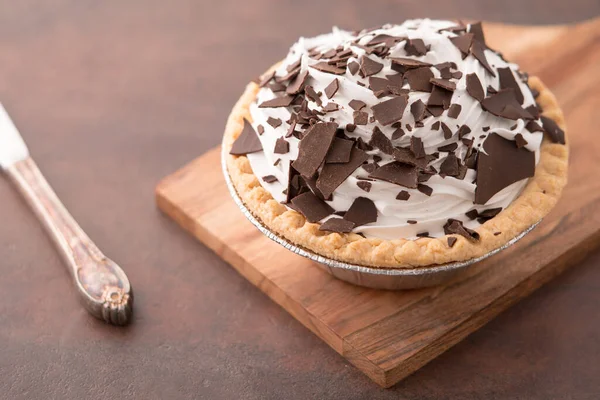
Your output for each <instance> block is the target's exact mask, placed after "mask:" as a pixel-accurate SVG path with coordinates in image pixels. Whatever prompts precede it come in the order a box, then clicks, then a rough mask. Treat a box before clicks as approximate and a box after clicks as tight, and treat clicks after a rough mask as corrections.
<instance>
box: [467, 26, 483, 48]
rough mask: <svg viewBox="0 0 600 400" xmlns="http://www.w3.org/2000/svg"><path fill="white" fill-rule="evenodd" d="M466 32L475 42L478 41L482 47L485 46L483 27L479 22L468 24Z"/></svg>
mask: <svg viewBox="0 0 600 400" xmlns="http://www.w3.org/2000/svg"><path fill="white" fill-rule="evenodd" d="M468 31H469V32H470V33H472V34H473V36H474V39H475V40H477V41H479V42H480V43H481V44H482V45H484V46H485V45H486V44H485V36H484V35H483V26H482V25H481V22H476V23H474V24H470V25H469V29H468Z"/></svg>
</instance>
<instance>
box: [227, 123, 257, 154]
mask: <svg viewBox="0 0 600 400" xmlns="http://www.w3.org/2000/svg"><path fill="white" fill-rule="evenodd" d="M262 150H263V148H262V144H261V143H260V140H259V139H258V135H257V134H256V132H255V131H254V129H253V128H252V125H250V123H249V122H248V121H247V120H246V119H244V129H242V133H240V136H238V138H237V139H236V140H235V142H233V145H232V146H231V150H230V151H229V154H231V155H234V156H241V155H246V154H250V153H256V152H258V151H262Z"/></svg>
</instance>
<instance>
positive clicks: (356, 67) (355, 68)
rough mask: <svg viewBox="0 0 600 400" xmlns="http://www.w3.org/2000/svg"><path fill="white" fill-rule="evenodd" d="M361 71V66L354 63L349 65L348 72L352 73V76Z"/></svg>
mask: <svg viewBox="0 0 600 400" xmlns="http://www.w3.org/2000/svg"><path fill="white" fill-rule="evenodd" d="M359 69H360V65H359V64H358V63H357V62H354V61H352V62H350V63H348V71H350V74H352V75H356V73H357V72H358V70H359Z"/></svg>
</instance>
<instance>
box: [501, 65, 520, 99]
mask: <svg viewBox="0 0 600 400" xmlns="http://www.w3.org/2000/svg"><path fill="white" fill-rule="evenodd" d="M498 75H499V77H500V89H513V90H514V91H515V97H516V98H517V101H518V102H519V104H523V101H524V100H525V98H524V97H523V92H521V88H520V87H519V84H518V83H517V81H516V80H515V76H514V75H513V73H512V71H511V69H510V68H509V67H506V68H498Z"/></svg>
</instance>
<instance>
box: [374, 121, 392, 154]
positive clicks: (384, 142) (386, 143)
mask: <svg viewBox="0 0 600 400" xmlns="http://www.w3.org/2000/svg"><path fill="white" fill-rule="evenodd" d="M369 144H370V145H371V146H373V147H377V148H378V149H379V150H381V152H383V153H385V154H392V153H393V152H394V145H393V144H392V141H391V140H390V139H388V137H387V136H385V135H384V134H383V132H381V129H379V127H377V126H376V127H374V128H373V134H372V135H371V140H369Z"/></svg>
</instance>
